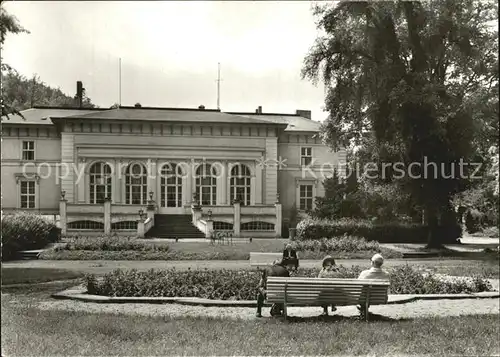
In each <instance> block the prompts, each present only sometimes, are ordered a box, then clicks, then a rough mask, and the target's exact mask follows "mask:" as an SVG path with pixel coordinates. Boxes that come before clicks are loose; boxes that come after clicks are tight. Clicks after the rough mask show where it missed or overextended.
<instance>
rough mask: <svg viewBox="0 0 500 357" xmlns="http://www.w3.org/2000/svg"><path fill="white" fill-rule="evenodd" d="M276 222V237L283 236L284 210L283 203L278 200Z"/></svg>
mask: <svg viewBox="0 0 500 357" xmlns="http://www.w3.org/2000/svg"><path fill="white" fill-rule="evenodd" d="M275 207H276V223H275V224H274V230H275V232H276V238H281V224H282V223H281V222H282V219H283V212H282V206H281V203H279V202H276V204H275Z"/></svg>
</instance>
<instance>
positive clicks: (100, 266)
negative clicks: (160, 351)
mask: <svg viewBox="0 0 500 357" xmlns="http://www.w3.org/2000/svg"><path fill="white" fill-rule="evenodd" d="M481 263H482V262H481V261H477V260H463V259H462V260H461V259H441V258H428V259H388V260H386V261H385V262H384V266H386V267H391V266H395V265H405V264H409V265H420V266H430V267H451V266H457V265H462V264H475V265H477V264H481ZM337 264H342V265H345V266H351V265H359V266H361V267H369V266H370V260H369V259H338V260H337ZM300 266H301V267H305V268H313V267H315V268H319V267H321V261H320V260H301V262H300ZM2 267H4V268H54V269H67V270H73V271H74V270H76V271H80V272H84V273H93V274H105V273H108V272H111V271H113V270H115V269H137V270H149V269H166V268H176V269H179V270H187V269H205V268H206V269H231V270H241V269H249V268H250V263H249V261H248V260H170V261H168V260H166V261H163V260H19V261H14V262H7V263H2Z"/></svg>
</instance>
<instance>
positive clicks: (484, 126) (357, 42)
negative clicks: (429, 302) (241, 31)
mask: <svg viewBox="0 0 500 357" xmlns="http://www.w3.org/2000/svg"><path fill="white" fill-rule="evenodd" d="M497 10H498V8H497V3H496V2H493V1H468V0H430V1H425V2H424V1H422V2H419V1H382V2H379V1H373V2H372V1H369V2H368V1H354V2H353V1H342V2H338V3H334V4H327V5H321V4H320V5H319V6H317V7H316V8H315V16H316V18H317V20H318V27H319V29H320V30H321V32H322V34H321V36H319V37H318V38H317V39H316V41H315V43H314V45H313V47H312V48H311V50H310V52H309V53H308V54H307V56H306V58H305V60H304V67H303V72H302V75H303V77H304V78H307V79H310V80H313V81H318V80H323V81H324V82H325V85H326V87H327V95H326V98H325V105H326V109H327V110H328V111H329V113H330V115H329V117H328V119H327V120H326V121H325V123H324V125H323V129H324V130H323V131H322V135H323V140H324V141H325V142H326V143H327V144H328V145H330V146H331V147H333V148H336V147H338V146H344V145H348V144H350V143H352V142H358V143H361V142H363V141H366V140H367V137H368V141H369V142H371V144H372V148H371V151H372V152H373V154H372V158H373V159H374V160H376V161H377V162H378V163H382V162H385V163H390V164H396V163H402V164H403V165H404V167H406V168H408V166H409V165H410V164H411V163H420V164H422V166H421V167H420V169H419V168H418V166H416V165H413V170H412V171H413V177H414V178H409V177H408V175H405V177H404V178H399V176H398V179H397V180H395V179H393V181H394V182H397V184H398V185H401V187H402V188H404V190H406V191H407V192H409V193H411V195H412V198H413V199H414V200H415V202H417V204H418V205H419V206H420V207H421V208H422V209H423V210H424V211H425V216H426V221H427V224H428V225H429V228H430V229H429V232H430V233H429V240H428V245H429V246H439V245H440V244H441V242H442V238H443V237H442V234H441V233H440V232H442V230H441V229H440V226H442V225H443V224H444V220H445V219H444V218H445V216H447V213H449V212H450V210H451V205H450V202H451V198H452V196H453V195H454V194H456V193H457V192H460V191H461V190H463V189H465V188H466V187H467V183H468V182H469V181H470V177H468V178H465V179H464V178H463V177H462V176H470V175H467V174H470V173H471V172H472V171H471V170H470V169H473V167H472V166H470V165H469V166H464V165H463V164H462V168H463V171H464V175H458V172H456V173H455V174H454V175H453V174H452V173H451V167H452V165H455V167H456V168H457V169H456V170H457V171H458V170H459V169H458V168H459V165H460V160H462V161H464V162H467V161H470V160H474V159H475V158H476V156H477V155H476V154H478V150H477V148H479V147H480V146H481V145H480V144H484V140H490V141H492V140H495V139H494V136H495V135H498V98H497V96H498V55H497V53H498V43H497V38H498V33H497V28H496V27H497V25H496V21H497V20H498V17H497ZM483 146H484V145H483ZM484 149H485V148H483V151H484ZM424 162H434V163H436V164H437V166H438V170H437V172H434V170H433V168H432V167H431V168H429V167H428V168H429V169H428V170H427V175H426V176H425V175H424V170H423V163H424ZM441 166H443V167H445V171H444V172H441V171H442V170H441V169H440V168H441ZM379 167H380V168H381V167H382V166H381V165H379ZM393 168H394V166H392V169H391V167H389V168H387V170H385V172H384V173H385V174H387V176H390V177H392V178H394V177H396V176H395V171H394V170H393ZM379 173H380V174H382V172H381V171H380V172H379ZM416 176H418V178H415V177H416ZM449 176H452V177H449Z"/></svg>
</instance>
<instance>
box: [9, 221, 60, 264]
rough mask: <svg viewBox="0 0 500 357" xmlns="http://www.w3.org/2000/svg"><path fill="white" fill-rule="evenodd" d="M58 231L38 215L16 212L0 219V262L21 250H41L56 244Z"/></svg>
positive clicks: (58, 236) (12, 256) (58, 235)
mask: <svg viewBox="0 0 500 357" xmlns="http://www.w3.org/2000/svg"><path fill="white" fill-rule="evenodd" d="M59 238H60V229H59V228H57V227H56V225H55V224H53V223H51V222H49V221H48V220H47V219H45V218H44V217H42V216H41V215H38V214H33V213H27V212H18V213H15V214H12V215H6V216H3V217H2V260H9V259H14V258H15V257H16V255H17V252H19V251H22V250H32V249H41V248H43V247H45V246H46V245H47V244H48V243H53V242H57V241H58V240H59Z"/></svg>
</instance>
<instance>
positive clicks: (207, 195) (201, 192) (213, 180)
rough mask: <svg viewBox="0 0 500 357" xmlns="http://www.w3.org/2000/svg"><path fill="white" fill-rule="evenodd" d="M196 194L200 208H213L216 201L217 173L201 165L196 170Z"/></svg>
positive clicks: (213, 169) (211, 167)
mask: <svg viewBox="0 0 500 357" xmlns="http://www.w3.org/2000/svg"><path fill="white" fill-rule="evenodd" d="M196 193H197V194H198V197H199V203H200V204H201V205H202V206H215V205H216V201H217V172H216V171H215V168H214V167H213V166H211V165H207V164H203V165H201V166H200V167H198V169H197V170H196Z"/></svg>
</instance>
